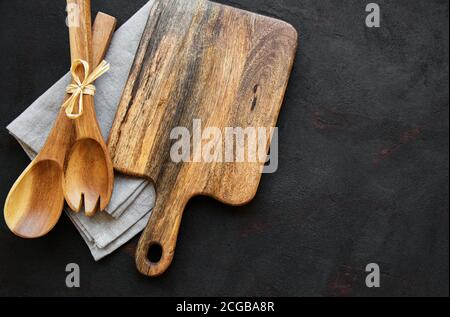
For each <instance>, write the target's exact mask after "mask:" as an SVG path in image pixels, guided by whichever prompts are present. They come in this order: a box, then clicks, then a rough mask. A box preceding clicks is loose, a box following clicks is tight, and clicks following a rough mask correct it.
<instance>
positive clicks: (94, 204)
mask: <svg viewBox="0 0 450 317" xmlns="http://www.w3.org/2000/svg"><path fill="white" fill-rule="evenodd" d="M67 3H68V5H69V4H72V5H75V6H76V7H78V10H75V12H76V13H78V14H75V16H72V17H71V16H69V21H75V23H73V25H70V23H69V37H70V51H71V57H72V62H73V61H74V60H75V59H82V60H85V61H87V62H88V63H89V65H90V68H91V70H92V69H93V68H92V66H93V63H92V59H93V53H92V31H91V5H90V0H67ZM70 14H71V12H70V11H69V15H70ZM80 72H81V73H79V74H78V75H79V77H80V78H84V73H83V70H82V69H81V68H80ZM83 105H84V106H83V107H84V109H83V115H82V116H81V117H79V118H77V119H76V120H74V125H75V136H76V140H75V143H74V145H73V146H72V149H71V152H70V154H69V156H68V160H67V162H66V164H65V169H64V184H63V190H64V197H65V199H66V201H67V204H68V205H69V207H70V208H71V209H72V210H74V211H76V212H78V211H80V210H81V209H82V208H83V207H84V211H85V213H86V215H87V216H93V215H94V214H95V212H97V211H98V210H104V209H105V208H106V206H107V205H108V204H109V201H110V199H111V195H112V190H113V184H114V173H113V166H112V162H111V158H110V156H109V151H108V149H107V147H106V144H105V141H104V140H103V137H102V134H101V131H100V127H99V125H98V121H97V117H96V114H95V108H94V96H91V95H84V96H83ZM75 111H77V110H75Z"/></svg>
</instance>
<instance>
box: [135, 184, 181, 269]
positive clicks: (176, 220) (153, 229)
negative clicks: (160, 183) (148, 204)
mask: <svg viewBox="0 0 450 317" xmlns="http://www.w3.org/2000/svg"><path fill="white" fill-rule="evenodd" d="M174 193H176V191H172V192H171V193H169V195H168V197H160V196H159V195H157V199H156V205H155V208H153V211H152V214H151V216H150V220H149V222H148V224H147V227H146V228H145V230H144V232H143V233H142V235H141V238H140V240H139V244H138V247H137V250H136V266H137V268H138V270H139V272H141V273H142V274H144V275H147V276H152V277H156V276H159V275H161V274H163V273H164V272H165V271H166V270H167V268H168V267H169V266H170V264H171V263H172V259H173V255H174V253H175V246H176V244H177V237H178V231H179V228H180V223H181V218H182V216H183V211H184V208H185V206H186V204H187V202H188V200H189V199H180V198H179V197H180V195H179V194H174ZM162 194H163V193H162Z"/></svg>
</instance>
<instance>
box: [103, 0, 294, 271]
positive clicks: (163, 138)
mask: <svg viewBox="0 0 450 317" xmlns="http://www.w3.org/2000/svg"><path fill="white" fill-rule="evenodd" d="M297 37H298V36H297V32H296V31H295V29H294V28H293V27H292V26H290V25H289V24H287V23H285V22H283V21H279V20H275V19H272V18H268V17H264V16H260V15H257V14H253V13H249V12H246V11H242V10H239V9H235V8H232V7H228V6H224V5H220V4H216V3H212V2H208V1H204V0H192V1H185V0H172V1H165V0H160V1H155V2H154V5H153V6H152V8H151V12H150V16H149V20H148V23H147V25H146V28H145V31H144V34H143V37H142V40H141V43H140V46H139V49H138V51H137V54H136V58H135V61H134V65H133V67H132V69H131V72H130V75H129V79H128V82H127V84H126V86H125V89H124V93H123V97H122V100H121V103H120V105H119V109H118V111H117V114H116V118H115V122H114V124H113V128H112V131H111V134H110V139H109V148H110V151H111V156H112V158H113V164H114V166H115V168H116V169H117V170H119V171H121V172H123V173H126V174H131V175H135V176H143V177H147V178H149V179H151V180H152V181H153V182H154V183H155V185H156V191H157V201H156V206H155V208H154V210H153V213H152V216H151V218H150V220H149V223H148V225H147V227H146V229H145V230H144V232H143V234H142V236H141V239H140V241H139V246H138V249H137V252H136V264H137V267H138V269H139V271H140V272H141V273H143V274H146V275H150V276H157V275H160V274H162V273H163V272H164V271H165V270H166V269H167V268H168V266H169V265H170V263H171V261H172V258H173V254H174V251H175V245H176V240H177V235H178V230H179V226H180V221H181V217H182V214H183V210H184V208H185V205H186V203H187V202H188V201H189V199H190V198H191V197H193V196H195V195H207V196H211V197H213V198H215V199H217V200H219V201H221V202H223V203H226V204H230V205H242V204H245V203H247V202H249V201H250V200H251V199H252V198H253V197H254V195H255V194H256V191H257V188H258V185H259V182H260V178H261V171H262V168H263V163H261V162H255V163H252V162H248V163H217V162H215V163H192V162H187V163H174V162H173V161H172V160H171V157H170V149H171V146H172V144H173V143H174V141H173V140H171V138H170V133H171V131H172V129H173V128H174V127H186V128H188V129H189V130H190V132H191V135H192V125H193V120H194V119H201V120H202V125H203V126H204V127H218V128H220V129H222V130H223V129H224V128H225V127H242V128H244V129H245V128H247V127H266V128H270V127H274V126H275V124H276V121H277V118H278V114H279V111H280V107H281V104H282V101H283V97H284V93H285V89H286V86H287V82H288V79H289V74H290V71H291V68H292V65H293V61H294V56H295V51H296V47H297ZM269 142H270V137H269V136H268V137H267V139H266V143H269ZM152 245H160V246H161V247H162V256H161V259H160V260H159V261H158V262H157V263H153V262H151V261H149V260H148V258H147V253H148V249H149V247H150V246H152Z"/></svg>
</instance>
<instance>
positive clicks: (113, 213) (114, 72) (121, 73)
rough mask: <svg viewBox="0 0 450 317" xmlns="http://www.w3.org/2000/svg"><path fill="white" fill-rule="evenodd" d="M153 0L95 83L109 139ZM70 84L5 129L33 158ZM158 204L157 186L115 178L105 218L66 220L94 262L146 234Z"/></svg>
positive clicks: (121, 32)
mask: <svg viewBox="0 0 450 317" xmlns="http://www.w3.org/2000/svg"><path fill="white" fill-rule="evenodd" d="M152 3H153V0H151V1H149V2H148V3H147V4H146V5H145V6H144V7H142V8H141V9H140V10H139V11H138V12H137V13H136V14H135V15H134V16H133V17H131V18H130V19H129V20H128V21H127V22H126V23H125V24H123V26H122V27H121V28H120V29H118V30H117V31H116V32H115V34H114V37H113V39H112V42H111V46H110V49H109V51H108V54H107V55H106V58H105V59H106V60H107V61H108V62H109V63H110V64H111V69H110V71H109V72H107V73H106V74H105V75H103V76H102V77H101V78H99V79H98V80H97V81H96V84H95V85H96V87H97V94H96V95H95V105H96V113H97V117H98V120H99V124H100V127H101V129H102V133H103V137H104V138H105V139H106V138H107V136H108V134H109V131H110V129H111V126H112V123H113V120H114V116H115V113H116V110H117V107H118V104H119V101H120V97H121V94H122V90H123V87H124V86H125V83H126V80H127V78H128V73H129V71H130V68H131V65H132V63H133V59H134V56H135V54H136V50H137V47H138V45H139V41H140V39H141V35H142V32H143V30H144V27H145V24H146V22H147V18H148V15H149V12H150V8H151V5H152ZM69 82H70V75H69V74H66V75H65V76H64V77H62V78H61V79H60V80H59V81H58V82H56V83H55V84H54V85H53V86H52V87H51V88H50V89H49V90H47V91H46V92H45V93H44V94H43V95H42V96H41V97H39V98H38V99H37V100H36V101H35V102H34V103H33V104H32V105H31V106H30V107H28V109H26V110H25V111H24V112H23V113H22V114H21V115H20V116H19V117H18V118H16V119H15V120H14V121H13V122H12V123H11V124H9V125H8V127H7V129H8V131H9V132H10V133H11V135H12V136H14V137H15V138H16V139H17V141H18V142H19V143H20V145H21V146H22V147H23V149H24V150H25V152H26V153H27V155H28V156H29V157H30V158H34V157H35V156H36V153H38V152H39V151H40V150H41V148H42V147H43V145H44V143H45V140H46V139H47V136H48V134H49V132H50V129H51V127H52V126H53V122H54V121H55V119H56V116H57V114H58V112H59V110H60V107H61V104H62V101H63V98H64V94H65V87H66V86H67V84H68V83H69ZM154 202H155V190H154V188H153V185H151V184H150V183H148V182H147V181H146V180H143V179H137V178H133V177H128V176H124V175H119V174H117V173H116V175H115V183H114V192H113V195H112V198H111V202H110V204H109V206H108V208H107V210H106V213H104V212H103V213H97V215H96V216H95V217H93V218H88V217H86V216H84V214H83V213H74V212H72V211H70V210H69V209H68V208H66V214H67V215H68V216H69V218H70V219H71V220H72V222H73V223H74V225H75V227H76V228H77V229H78V231H79V232H80V234H81V236H82V237H83V239H84V241H85V242H86V244H87V245H88V247H89V249H90V251H91V253H92V255H93V257H94V259H95V260H99V259H101V258H103V257H105V256H106V255H108V254H110V253H111V252H113V251H114V250H116V249H117V248H119V247H120V246H121V245H123V244H124V243H126V242H127V241H129V240H130V239H131V238H133V237H134V236H135V235H136V234H138V233H139V232H140V231H141V230H143V229H144V227H145V225H146V223H147V221H148V218H149V217H150V213H151V209H152V208H153V206H154Z"/></svg>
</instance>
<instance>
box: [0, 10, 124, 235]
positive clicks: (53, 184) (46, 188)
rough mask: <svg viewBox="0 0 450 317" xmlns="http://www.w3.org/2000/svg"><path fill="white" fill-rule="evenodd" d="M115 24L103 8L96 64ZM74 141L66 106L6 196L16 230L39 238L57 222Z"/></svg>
mask: <svg viewBox="0 0 450 317" xmlns="http://www.w3.org/2000/svg"><path fill="white" fill-rule="evenodd" d="M115 27H116V19H115V18H114V17H112V16H109V15H107V14H104V13H101V12H100V13H98V14H97V17H96V19H95V22H94V36H93V37H94V64H95V65H97V64H98V63H100V62H101V60H102V59H103V58H104V55H105V54H106V52H107V50H108V47H109V43H110V41H111V38H112V35H113V32H114V29H115ZM67 98H68V96H66V99H67ZM72 144H73V123H72V121H71V120H70V119H68V118H67V116H66V113H65V111H64V109H63V110H61V111H60V113H59V115H58V118H57V119H56V122H55V125H54V126H53V128H52V130H51V132H50V134H49V136H48V138H47V141H46V143H45V145H44V147H43V149H42V150H41V152H40V153H39V154H38V156H37V157H36V158H35V159H34V160H33V161H32V162H31V163H30V165H29V166H28V167H27V168H26V169H25V171H24V172H23V173H22V175H20V177H19V178H18V179H17V181H16V182H15V183H14V185H13V187H12V188H11V190H10V192H9V194H8V197H7V198H6V202H5V209H4V216H5V220H6V224H7V225H8V228H9V229H10V230H11V231H12V232H13V233H14V234H16V235H18V236H20V237H23V238H38V237H41V236H43V235H45V234H47V233H48V232H49V231H50V230H51V229H52V228H53V227H54V226H55V225H56V223H57V222H58V219H59V217H60V216H61V212H62V209H63V206H64V194H63V188H62V182H63V166H64V160H65V158H66V153H67V152H68V151H69V149H70V147H71V145H72Z"/></svg>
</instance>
